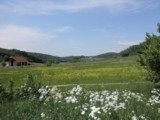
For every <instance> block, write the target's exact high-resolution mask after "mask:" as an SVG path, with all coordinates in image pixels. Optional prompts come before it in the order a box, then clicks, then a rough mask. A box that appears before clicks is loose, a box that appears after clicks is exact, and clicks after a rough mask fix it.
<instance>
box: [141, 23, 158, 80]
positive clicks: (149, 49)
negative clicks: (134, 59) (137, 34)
mask: <svg viewBox="0 0 160 120" xmlns="http://www.w3.org/2000/svg"><path fill="white" fill-rule="evenodd" d="M159 30H160V24H158V32H159V33H160V31H159ZM139 61H140V63H141V65H144V66H145V68H146V70H147V71H148V75H147V77H146V79H147V80H150V81H152V82H154V83H158V82H160V36H157V35H154V34H151V35H150V34H149V33H147V34H146V41H145V42H144V43H143V44H142V49H141V54H140V57H139Z"/></svg>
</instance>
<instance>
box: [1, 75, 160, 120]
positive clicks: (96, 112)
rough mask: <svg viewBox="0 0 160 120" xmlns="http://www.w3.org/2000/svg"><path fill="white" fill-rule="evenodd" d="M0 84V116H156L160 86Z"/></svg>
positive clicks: (52, 119)
mask: <svg viewBox="0 0 160 120" xmlns="http://www.w3.org/2000/svg"><path fill="white" fill-rule="evenodd" d="M2 88H4V87H2V86H1V87H0V106H1V107H0V119H1V120H86V119H90V120H121V119H122V120H158V119H159V118H160V99H159V98H160V94H159V93H160V90H159V89H152V90H150V92H148V90H147V89H145V90H147V91H146V92H142V91H143V87H142V86H141V90H140V91H141V92H136V91H133V90H134V89H131V90H106V89H101V90H99V91H97V90H96V91H95V90H93V89H90V90H87V89H84V88H82V87H81V86H79V85H78V86H74V87H73V88H72V89H69V90H66V91H62V90H61V89H58V88H57V87H56V86H55V87H48V86H41V85H39V84H36V83H35V82H34V80H33V77H32V76H31V75H29V76H28V82H27V83H26V84H24V85H23V86H22V87H21V88H18V89H17V90H14V85H13V82H11V83H10V86H9V88H8V90H7V89H2Z"/></svg>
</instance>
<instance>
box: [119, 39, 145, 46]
mask: <svg viewBox="0 0 160 120" xmlns="http://www.w3.org/2000/svg"><path fill="white" fill-rule="evenodd" d="M141 42H142V40H137V41H117V42H116V44H118V45H121V46H131V45H137V44H139V43H141Z"/></svg>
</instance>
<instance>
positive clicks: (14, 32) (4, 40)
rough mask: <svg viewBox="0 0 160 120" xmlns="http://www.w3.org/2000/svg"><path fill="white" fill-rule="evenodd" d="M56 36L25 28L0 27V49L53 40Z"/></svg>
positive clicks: (13, 26) (14, 26)
mask: <svg viewBox="0 0 160 120" xmlns="http://www.w3.org/2000/svg"><path fill="white" fill-rule="evenodd" d="M55 37H56V36H55V35H50V34H47V33H43V32H42V31H40V30H38V29H35V28H32V27H24V26H16V25H6V26H1V27H0V47H5V48H9V47H10V46H16V45H20V44H23V43H28V44H30V43H31V42H33V41H38V42H39V41H44V40H52V39H54V38H55Z"/></svg>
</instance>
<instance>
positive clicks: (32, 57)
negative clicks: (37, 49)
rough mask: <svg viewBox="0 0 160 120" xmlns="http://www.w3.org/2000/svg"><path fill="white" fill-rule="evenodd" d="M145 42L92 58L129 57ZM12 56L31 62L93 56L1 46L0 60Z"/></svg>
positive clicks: (68, 60) (87, 58)
mask: <svg viewBox="0 0 160 120" xmlns="http://www.w3.org/2000/svg"><path fill="white" fill-rule="evenodd" d="M143 44H144V43H141V44H139V45H133V46H130V47H128V48H127V49H125V50H123V51H121V52H119V53H115V52H108V53H104V54H100V55H97V56H92V58H98V59H99V58H103V59H109V58H117V57H127V56H132V55H138V53H139V52H140V49H141V47H142V46H143ZM10 56H21V57H24V58H26V59H27V60H28V61H30V62H35V63H46V62H48V61H50V62H52V63H59V62H79V61H83V60H90V58H91V57H87V56H68V57H57V56H52V55H47V54H42V53H34V52H26V51H21V50H16V49H4V48H0V62H2V61H3V60H5V59H6V58H7V57H10Z"/></svg>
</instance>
